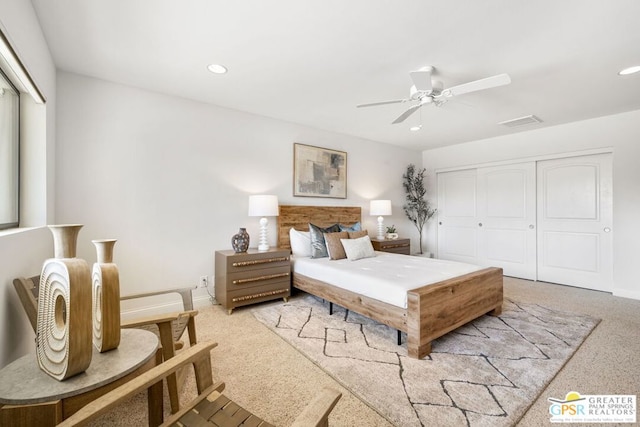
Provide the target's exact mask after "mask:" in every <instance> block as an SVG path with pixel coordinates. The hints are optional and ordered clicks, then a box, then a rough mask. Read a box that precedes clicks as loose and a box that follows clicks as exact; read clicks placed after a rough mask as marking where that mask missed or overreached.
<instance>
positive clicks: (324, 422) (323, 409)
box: [291, 387, 342, 427]
mask: <svg viewBox="0 0 640 427" xmlns="http://www.w3.org/2000/svg"><path fill="white" fill-rule="evenodd" d="M341 397H342V393H340V392H339V391H337V390H334V389H332V388H328V387H325V388H323V389H322V391H321V392H320V393H319V394H318V395H316V397H315V398H314V399H313V400H312V401H311V402H310V403H309V404H308V405H307V407H306V408H305V409H304V410H303V411H302V412H301V413H300V415H298V416H297V417H296V419H295V421H294V422H293V424H292V425H291V427H310V426H313V427H321V426H328V425H329V423H328V419H329V413H331V411H332V410H333V408H334V407H335V406H336V403H338V400H340V398H341Z"/></svg>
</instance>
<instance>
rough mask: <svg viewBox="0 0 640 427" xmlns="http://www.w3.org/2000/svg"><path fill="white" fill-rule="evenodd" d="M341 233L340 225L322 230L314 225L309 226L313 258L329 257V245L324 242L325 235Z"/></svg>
mask: <svg viewBox="0 0 640 427" xmlns="http://www.w3.org/2000/svg"><path fill="white" fill-rule="evenodd" d="M338 231H340V226H339V225H338V224H333V225H332V226H331V227H327V228H322V227H318V226H317V225H314V224H309V236H310V237H311V258H325V257H328V256H329V252H328V251H327V243H326V242H325V241H324V233H335V232H338Z"/></svg>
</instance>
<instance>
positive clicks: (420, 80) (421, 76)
mask: <svg viewBox="0 0 640 427" xmlns="http://www.w3.org/2000/svg"><path fill="white" fill-rule="evenodd" d="M431 71H433V68H430V67H427V69H423V70H418V71H411V72H410V73H409V75H410V76H411V80H413V84H414V85H415V87H416V89H417V90H418V91H420V92H431V91H432V90H433V85H432V83H431Z"/></svg>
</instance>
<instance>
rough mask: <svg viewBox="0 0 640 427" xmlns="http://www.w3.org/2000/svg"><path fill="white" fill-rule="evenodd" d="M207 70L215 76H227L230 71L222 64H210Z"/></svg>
mask: <svg viewBox="0 0 640 427" xmlns="http://www.w3.org/2000/svg"><path fill="white" fill-rule="evenodd" d="M207 69H208V70H209V71H211V72H212V73H213V74H226V72H227V71H228V70H227V67H225V66H224V65H220V64H209V65H208V66H207Z"/></svg>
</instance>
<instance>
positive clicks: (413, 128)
mask: <svg viewBox="0 0 640 427" xmlns="http://www.w3.org/2000/svg"><path fill="white" fill-rule="evenodd" d="M420 129H422V125H418V126H411V127H410V128H409V130H410V131H411V132H417V131H419V130H420Z"/></svg>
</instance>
